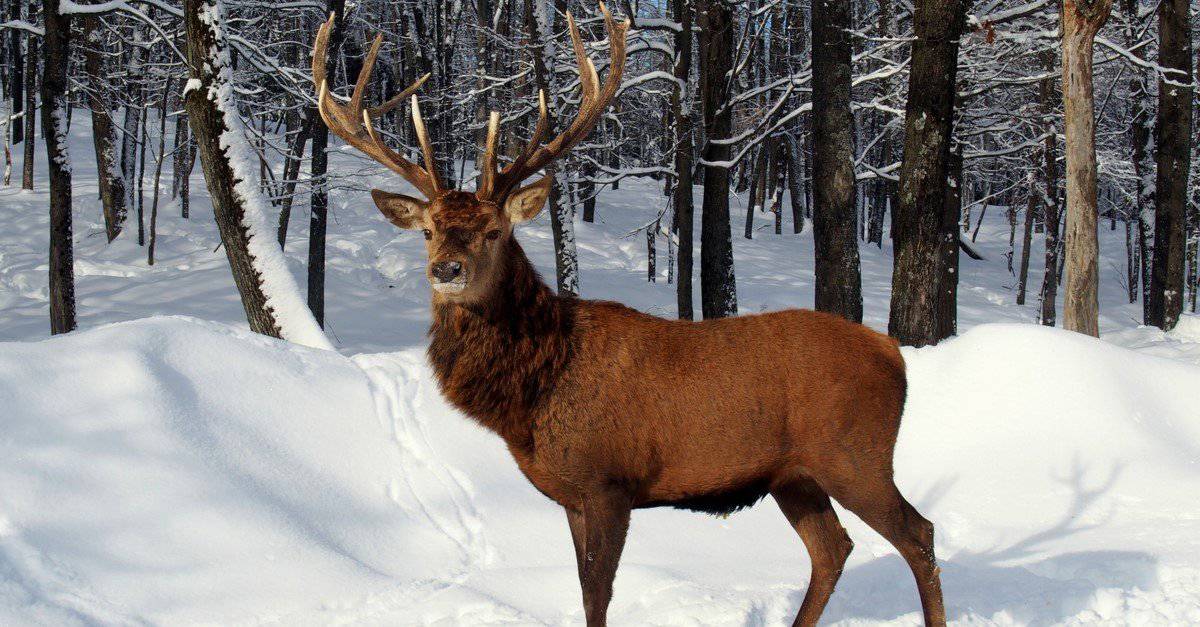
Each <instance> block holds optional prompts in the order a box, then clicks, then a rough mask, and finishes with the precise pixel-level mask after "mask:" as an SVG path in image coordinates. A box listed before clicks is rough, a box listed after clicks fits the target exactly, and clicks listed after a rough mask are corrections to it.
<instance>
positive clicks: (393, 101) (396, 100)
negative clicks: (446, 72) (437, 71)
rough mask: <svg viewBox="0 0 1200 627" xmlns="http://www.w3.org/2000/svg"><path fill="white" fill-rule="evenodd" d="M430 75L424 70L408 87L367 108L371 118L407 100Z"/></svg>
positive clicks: (375, 117) (387, 111) (388, 111)
mask: <svg viewBox="0 0 1200 627" xmlns="http://www.w3.org/2000/svg"><path fill="white" fill-rule="evenodd" d="M432 75H433V74H432V73H429V72H426V73H425V75H424V76H422V77H421V78H418V79H417V80H415V81H413V84H412V85H409V86H408V87H406V88H404V91H402V92H400V93H398V94H396V95H395V96H392V97H391V98H389V99H388V101H387V102H385V103H383V104H381V105H379V106H378V107H371V108H370V109H367V110H368V111H370V112H371V118H372V119H376V120H377V119H379V118H380V117H382V116H383V115H385V114H387V113H390V112H391V111H392V110H393V109H395V108H396V107H399V106H400V105H402V104H404V101H405V100H408V98H409V97H410V96H412V95H413V94H415V93H417V90H418V89H420V88H421V85H424V84H425V81H426V80H429V77H430V76H432Z"/></svg>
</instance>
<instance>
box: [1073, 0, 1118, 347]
mask: <svg viewBox="0 0 1200 627" xmlns="http://www.w3.org/2000/svg"><path fill="white" fill-rule="evenodd" d="M1111 10H1112V0H1065V1H1064V2H1063V9H1062V58H1063V109H1064V113H1063V120H1064V130H1065V132H1066V158H1067V232H1066V242H1065V243H1066V247H1065V251H1066V259H1065V265H1066V270H1065V272H1066V288H1065V289H1066V291H1065V293H1064V295H1063V296H1064V297H1063V328H1064V329H1067V330H1068V331H1076V332H1078V333H1083V334H1085V335H1090V336H1092V337H1099V336H1100V302H1099V290H1100V275H1099V256H1100V244H1099V241H1098V239H1097V235H1096V117H1095V116H1096V114H1095V108H1096V106H1095V105H1096V103H1095V98H1094V96H1093V86H1092V49H1093V46H1094V44H1095V38H1096V33H1097V32H1098V31H1099V30H1100V27H1101V26H1103V25H1104V23H1105V22H1106V21H1108V14H1109V12H1110V11H1111Z"/></svg>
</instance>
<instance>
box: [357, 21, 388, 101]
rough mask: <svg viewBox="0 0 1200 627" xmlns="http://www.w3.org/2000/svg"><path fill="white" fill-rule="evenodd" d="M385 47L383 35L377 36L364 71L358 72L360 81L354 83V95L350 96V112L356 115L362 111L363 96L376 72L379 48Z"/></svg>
mask: <svg viewBox="0 0 1200 627" xmlns="http://www.w3.org/2000/svg"><path fill="white" fill-rule="evenodd" d="M382 45H383V33H379V34H377V35H375V41H373V42H371V48H370V49H369V50H367V56H366V58H364V59H363V64H362V69H360V70H359V71H358V80H357V81H356V82H355V83H354V93H353V94H351V95H350V110H351V111H354V112H355V113H357V112H359V111H362V109H363V106H362V101H363V96H364V95H366V92H367V83H368V82H370V80H371V74H372V73H374V72H375V57H378V56H379V47H380V46H382Z"/></svg>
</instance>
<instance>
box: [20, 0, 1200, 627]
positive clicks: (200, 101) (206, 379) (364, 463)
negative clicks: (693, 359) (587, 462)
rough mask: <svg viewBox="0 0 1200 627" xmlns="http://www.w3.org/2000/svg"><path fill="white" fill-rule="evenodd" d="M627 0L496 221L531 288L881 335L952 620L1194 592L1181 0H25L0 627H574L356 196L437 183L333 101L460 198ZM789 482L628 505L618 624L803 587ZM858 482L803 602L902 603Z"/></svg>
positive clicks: (1191, 38)
mask: <svg viewBox="0 0 1200 627" xmlns="http://www.w3.org/2000/svg"><path fill="white" fill-rule="evenodd" d="M609 12H611V15H612V16H613V17H614V18H615V19H616V20H618V21H624V20H628V32H627V34H626V39H625V45H624V49H623V52H624V57H623V58H624V67H623V73H620V72H618V75H619V80H618V82H617V84H616V85H615V86H616V90H615V93H614V94H613V95H612V99H611V103H610V104H609V106H608V107H607V109H605V110H604V111H603V113H601V114H599V115H600V117H599V120H598V122H597V123H596V124H595V126H594V129H593V130H592V131H591V132H590V134H587V135H586V137H584V138H583V139H582V141H580V142H579V143H577V144H575V145H574V147H573V149H571V150H570V151H569V152H565V154H564V155H563V156H562V157H561V158H559V159H558V160H557V161H554V162H552V163H549V164H547V165H546V166H545V168H544V173H545V174H546V175H548V176H551V177H552V178H553V182H552V184H551V186H550V187H549V192H548V195H547V200H546V204H545V208H544V209H543V210H542V211H541V212H540V213H539V214H537V216H536V217H535V218H533V219H532V220H530V221H529V222H526V223H524V224H521V225H518V226H517V228H516V229H515V238H516V239H517V240H518V241H519V242H520V243H521V245H522V246H523V247H524V248H525V250H527V251H528V254H529V257H530V260H531V262H532V264H533V266H535V267H536V269H537V270H539V271H540V272H541V275H542V277H543V279H544V280H545V281H546V283H547V284H548V285H549V286H550V288H551V289H552V290H553V291H555V292H556V293H557V294H559V295H573V296H577V297H579V298H582V299H606V300H613V301H618V302H621V303H623V304H625V305H628V306H629V307H632V308H633V309H636V310H638V311H641V312H645V313H649V314H653V315H655V316H658V317H661V318H668V319H683V320H696V321H699V320H710V319H715V318H727V317H733V316H738V315H743V316H744V315H748V314H759V313H764V312H774V311H778V310H783V309H789V308H805V309H815V310H819V311H823V312H828V313H832V314H835V315H837V316H841V317H843V318H847V319H849V320H851V321H853V322H860V323H863V324H865V325H866V326H867V327H870V328H872V329H874V330H876V331H878V332H880V333H886V334H887V335H889V336H891V337H892V338H894V339H896V340H897V341H898V343H899V344H900V345H901V346H902V347H903V348H902V349H901V351H902V355H903V359H904V362H905V365H906V368H907V372H908V377H909V396H908V399H909V400H908V402H907V404H906V405H905V408H904V422H903V425H904V426H903V429H902V430H901V432H900V439H899V444H898V445H897V446H898V448H897V449H896V453H895V464H896V475H897V476H896V483H897V485H898V486H899V488H900V490H901V491H902V492H903V493H904V494H905V495H907V496H908V498H909V500H911V501H912V503H913V504H914V505H915V506H916V507H917V509H919V510H920V511H921V512H922V513H923V514H924V515H925V516H926V517H928V518H929V519H930V520H932V521H933V522H934V524H935V525H937V529H938V532H937V533H938V535H937V536H936V543H937V553H938V564H939V565H940V568H941V571H940V572H941V577H942V586H943V589H944V591H945V597H946V616H947V618H949V619H950V621H951V622H961V623H964V624H965V623H970V624H1094V623H1098V622H1105V621H1107V622H1111V623H1117V624H1185V623H1197V622H1200V542H1197V541H1196V540H1195V538H1197V537H1200V525H1198V524H1197V522H1196V521H1198V520H1200V506H1198V505H1197V502H1196V499H1195V495H1196V494H1198V493H1200V469H1198V468H1197V461H1196V460H1197V459H1198V458H1200V457H1198V456H1200V405H1197V403H1196V400H1195V390H1197V389H1200V317H1198V316H1197V315H1196V310H1197V290H1198V289H1200V260H1198V257H1200V254H1198V253H1200V141H1197V137H1198V136H1200V100H1198V99H1197V95H1196V93H1197V89H1196V86H1197V79H1196V70H1197V67H1196V66H1197V64H1200V36H1198V32H1197V31H1198V29H1197V28H1195V25H1196V22H1197V18H1198V14H1200V0H1062V1H1061V2H1058V1H1054V2H1052V1H1050V0H976V1H975V2H967V1H966V0H962V1H955V0H913V1H912V2H908V1H900V0H621V1H620V2H618V1H617V0H612V2H611V3H610V4H609V5H608V6H606V7H605V6H603V5H600V4H599V3H596V2H594V1H593V0H386V1H385V0H358V1H355V2H346V0H288V1H283V0H0V132H2V133H3V140H2V141H3V142H4V165H3V175H2V176H3V181H2V182H0V221H2V222H3V227H2V228H0V623H2V624H76V623H78V624H96V623H99V624H127V623H149V624H190V623H197V622H200V623H214V622H215V623H232V622H255V623H257V622H267V621H272V622H283V623H286V624H291V623H299V624H329V623H355V624H358V623H368V624H466V625H472V624H492V623H516V624H582V623H583V622H584V620H585V618H587V620H589V622H591V621H592V618H591V617H590V616H588V617H585V613H584V610H583V608H582V606H580V605H579V588H578V587H577V584H576V574H577V573H576V563H575V560H576V556H575V554H573V553H572V551H571V549H570V547H571V538H572V536H571V535H569V534H568V528H567V525H566V524H564V520H563V519H562V517H561V512H560V511H559V510H557V509H553V510H552V511H550V510H551V509H552V508H551V505H553V504H552V503H550V502H549V501H547V500H546V499H545V497H543V496H542V494H539V493H538V490H535V489H534V488H533V486H531V485H529V483H528V482H527V481H525V478H524V477H522V476H521V474H520V473H519V472H518V469H517V466H516V465H514V463H513V460H512V458H510V456H509V453H508V452H507V450H506V449H505V447H504V442H502V441H500V440H499V439H497V438H495V437H494V436H493V435H492V434H490V433H488V432H486V431H484V430H483V429H480V428H478V427H477V426H476V425H475V423H473V422H471V421H469V420H467V419H465V418H464V416H463V415H462V413H461V412H460V408H456V407H455V406H453V405H452V404H449V403H448V402H447V400H446V399H445V398H443V396H442V395H441V394H439V389H441V388H439V380H438V379H437V375H436V372H434V371H433V370H431V365H430V364H429V363H428V362H427V359H426V357H425V355H426V352H425V351H426V348H427V346H428V345H429V344H430V342H431V339H430V337H432V336H433V335H434V333H433V331H430V332H429V334H428V335H427V333H426V329H427V328H428V327H429V326H430V323H431V316H433V314H431V313H430V283H429V281H430V280H431V279H429V277H428V276H427V258H426V249H425V242H424V241H422V237H421V235H420V230H416V231H401V230H398V229H396V228H395V227H394V226H392V224H389V223H388V220H387V219H384V217H383V216H381V215H380V213H379V210H377V209H376V208H375V206H374V205H373V204H372V198H373V197H375V194H376V192H375V191H371V190H373V189H376V188H377V189H382V190H385V191H386V192H403V193H405V194H409V193H413V190H414V188H415V187H416V186H414V185H412V184H409V183H406V182H405V178H407V177H403V178H402V176H398V175H397V173H401V171H400V169H397V168H396V167H393V165H394V164H393V165H388V164H387V163H381V161H383V160H380V159H379V158H378V156H375V157H370V156H369V155H368V154H364V152H365V151H363V150H362V147H361V146H359V145H358V143H356V142H353V141H350V142H348V141H345V140H343V139H342V138H341V136H340V135H339V133H338V132H337V130H336V129H334V131H332V132H331V130H330V128H329V126H328V125H327V120H328V119H331V118H330V117H329V114H328V112H327V111H323V110H322V109H321V108H319V107H318V100H319V99H320V98H322V95H321V94H322V89H327V90H328V92H329V94H330V97H331V102H336V103H339V104H338V106H339V107H343V106H344V107H347V109H345V110H346V111H349V112H350V114H353V115H349V118H350V119H352V120H354V123H355V124H356V125H357V124H358V122H359V120H360V119H363V118H365V120H366V123H367V124H368V125H372V124H373V128H372V130H371V131H370V133H369V138H370V141H372V142H375V145H376V146H383V147H382V148H377V150H378V151H380V152H383V153H384V154H385V155H386V154H392V152H391V151H394V154H395V155H397V156H399V157H400V158H401V159H409V160H412V162H414V163H421V164H424V163H429V164H432V165H431V166H430V169H431V170H434V171H435V172H434V175H435V177H438V178H440V181H441V184H442V185H443V187H444V188H446V189H461V190H478V189H480V186H481V185H489V184H490V183H488V182H485V181H486V180H487V179H486V177H485V176H484V171H485V168H488V167H490V166H489V165H488V163H487V158H486V157H481V155H484V154H486V153H487V150H488V146H490V145H492V144H491V141H490V140H489V129H490V128H492V126H491V125H492V124H493V123H494V122H493V121H497V122H495V123H496V128H498V129H499V133H498V135H497V136H496V137H495V148H496V150H495V160H496V161H497V163H498V164H499V167H501V168H503V167H504V166H505V165H507V164H519V163H520V162H522V161H523V159H524V156H523V151H524V150H526V146H527V144H530V145H532V143H531V137H535V136H538V135H539V133H540V132H541V131H542V130H546V131H547V132H548V133H549V134H550V136H554V135H557V134H560V133H569V132H571V131H572V129H573V128H574V126H573V121H575V120H577V119H579V118H580V117H581V116H582V115H583V111H584V110H586V109H587V108H588V107H589V106H590V105H591V104H593V103H592V102H591V101H589V96H588V90H589V89H591V88H594V87H596V85H595V84H593V83H594V80H590V79H589V78H588V77H587V75H586V73H585V72H584V70H585V69H586V68H587V67H594V70H595V72H596V73H597V75H598V76H599V78H600V80H604V79H605V78H606V77H609V76H613V73H614V67H615V66H616V65H618V61H617V58H616V56H615V55H617V54H618V53H619V50H620V46H619V44H614V42H613V41H612V39H611V38H610V35H611V29H612V26H611V24H608V25H606V21H605V16H606V14H608V13H609ZM327 20H331V21H329V22H328V24H330V26H329V27H328V28H329V30H328V32H327V40H326V41H325V44H326V45H325V46H324V49H321V48H320V47H318V50H317V52H318V54H319V57H318V58H314V40H315V39H316V37H317V33H318V29H319V28H321V27H322V25H323V24H326V23H327ZM573 28H577V29H578V35H579V37H580V39H579V40H573V38H572V29H573ZM579 41H581V42H582V44H579ZM580 55H582V56H580ZM318 66H319V67H320V68H321V70H320V71H321V72H323V73H324V74H323V75H324V76H325V77H327V81H325V82H324V84H322V81H321V80H320V78H317V79H316V80H314V77H315V76H316V75H317V74H318V69H317V68H318ZM323 85H324V86H323ZM540 95H541V96H540ZM418 103H419V114H417V111H415V109H414V108H415V107H418ZM339 111H342V109H339ZM542 111H544V112H545V118H544V122H543V121H542V118H540V117H539V116H540V114H541V113H542ZM493 112H494V113H493ZM414 114H417V115H416V116H415V115H414ZM337 115H341V114H340V113H339V114H337ZM334 117H335V118H336V117H337V116H336V115H335V116H334ZM338 119H340V118H338ZM414 119H417V120H421V122H418V123H414ZM543 124H547V125H548V126H547V127H546V128H545V129H543V128H542V125H543ZM364 133H365V131H364ZM364 137H365V136H364ZM362 141H364V142H365V141H367V140H366V139H363V140H362ZM356 148H357V149H356ZM373 159H374V160H373ZM385 166H386V167H385ZM389 170H391V171H389ZM401 174H402V173H401ZM409 180H410V181H411V179H409ZM418 191H421V190H418ZM389 219H390V217H389ZM393 222H395V220H393ZM429 238H430V234H429V232H428V230H426V232H425V238H424V239H429ZM231 279H232V280H231ZM1041 327H1058V329H1047V328H1041ZM784 332H785V330H782V329H776V330H775V331H774V333H784ZM51 336H53V337H51ZM1087 336H1091V337H1087ZM1094 338H1099V339H1094ZM280 340H282V341H280ZM764 341H767V340H764ZM730 350H738V348H737V347H734V348H731V349H730ZM741 350H743V351H744V354H745V355H746V359H745V361H746V362H748V363H750V362H753V361H754V360H755V359H757V358H758V357H759V355H758V353H756V352H755V350H754V349H753V348H751V347H741ZM839 350H840V349H839ZM652 361H653V360H652V359H651V358H650V357H646V358H645V359H644V360H642V361H638V362H637V367H638V368H643V369H647V370H649V369H655V368H661V367H663V365H662V364H656V363H652ZM816 373H817V369H813V370H804V369H797V370H796V371H786V372H781V371H778V370H773V369H772V368H771V367H770V366H768V365H765V362H764V365H762V366H761V367H758V366H754V367H751V366H747V367H746V372H740V371H739V372H728V373H726V376H724V377H722V378H721V379H720V380H721V381H723V383H722V385H732V386H745V387H747V388H756V389H764V388H770V387H771V386H773V385H776V383H777V382H779V381H784V380H800V381H803V380H806V378H809V377H811V378H812V380H813V381H818V380H819V376H820V375H819V374H816ZM626 375H628V376H631V377H634V378H635V379H636V378H637V377H638V376H639V375H638V374H637V373H636V372H634V373H632V374H630V373H622V375H621V377H617V376H616V375H611V376H609V375H605V377H604V378H605V380H606V381H607V382H608V383H607V384H609V385H613V386H616V385H617V384H618V379H620V380H623V378H622V377H624V376H626ZM714 385H716V384H715V383H714ZM714 390H719V391H720V392H721V393H729V390H728V389H724V388H717V387H714ZM539 489H540V487H539ZM543 492H544V491H543ZM839 503H840V501H839ZM51 504H54V505H53V506H50V505H51ZM827 506H828V502H827ZM767 509H771V508H767V507H765V506H759V507H757V508H755V509H753V510H751V511H747V512H744V513H739V514H737V515H736V516H732V517H727V518H719V519H712V518H707V517H703V516H698V515H695V514H688V513H686V512H681V511H674V510H659V509H656V510H645V512H644V513H643V512H641V511H638V512H635V513H634V523H633V527H632V529H633V533H631V534H630V540H629V544H628V545H627V547H626V550H625V554H624V557H623V558H622V561H621V570H620V571H619V572H620V574H619V575H618V576H617V579H616V584H615V592H614V593H613V600H612V605H611V606H610V607H609V611H608V616H609V620H610V621H611V622H612V624H670V625H674V624H706V625H707V624H712V625H728V624H739V625H740V624H747V625H750V624H753V625H764V624H770V625H774V624H785V623H790V621H791V620H792V617H793V616H795V613H796V611H797V608H799V607H800V606H801V604H802V601H804V599H806V598H807V597H806V596H805V590H806V585H807V583H808V582H807V581H806V580H805V579H804V577H805V574H806V573H807V572H808V563H809V562H808V561H806V560H807V559H808V558H806V557H805V555H806V554H805V552H804V545H803V544H802V543H800V542H798V541H797V538H796V533H795V531H793V530H792V529H791V528H789V526H788V524H787V520H786V519H785V518H784V517H782V516H780V515H779V512H778V511H764V510H767ZM838 511H839V512H841V513H842V520H843V523H844V524H845V525H846V526H847V528H848V529H849V530H850V536H851V537H853V538H854V541H855V543H857V546H858V548H857V549H855V551H854V552H853V553H852V554H851V556H850V558H849V560H850V561H849V562H847V565H846V569H845V573H844V576H843V577H842V579H841V580H840V583H838V588H837V591H836V592H834V593H833V596H832V599H831V600H830V601H829V605H828V606H827V608H826V611H825V614H824V617H823V619H822V620H823V621H833V622H839V621H840V622H849V623H854V624H876V623H882V624H893V623H895V624H913V623H915V622H919V621H920V620H921V618H922V613H921V604H920V601H919V600H918V598H917V592H916V588H915V587H914V586H913V582H912V575H911V574H910V573H909V570H908V566H906V565H905V562H904V560H902V559H901V557H900V556H898V555H897V554H896V550H895V549H894V548H893V545H892V544H889V542H888V541H886V540H885V539H884V538H883V537H881V536H880V535H878V534H877V533H876V532H877V531H878V529H877V528H876V527H874V526H872V525H871V524H870V522H869V521H867V522H863V521H860V520H859V518H858V517H855V516H851V515H850V514H848V513H847V512H846V511H845V510H842V509H841V505H839V506H838ZM853 513H854V514H857V512H853ZM572 531H573V530H572ZM581 559H582V558H581ZM579 568H580V569H581V570H580V571H579V572H580V576H581V577H582V572H583V570H582V569H583V566H582V565H580V567H579ZM299 571H303V572H306V573H307V574H306V575H305V576H298V575H296V574H295V573H296V572H299ZM813 572H814V575H813V577H816V573H817V566H816V564H815V562H814V565H813ZM839 572H841V571H839ZM585 594H586V593H585ZM804 604H805V605H806V606H807V605H808V602H807V601H804Z"/></svg>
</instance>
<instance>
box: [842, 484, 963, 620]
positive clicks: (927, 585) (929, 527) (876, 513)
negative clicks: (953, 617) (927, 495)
mask: <svg viewBox="0 0 1200 627" xmlns="http://www.w3.org/2000/svg"><path fill="white" fill-rule="evenodd" d="M867 476H869V475H867V474H863V475H859V476H858V477H856V479H855V482H854V483H850V482H845V483H842V484H841V485H840V486H839V485H830V486H828V487H829V493H830V494H832V495H833V498H835V499H837V501H838V503H841V504H842V505H843V506H844V507H845V508H846V509H848V510H850V511H852V512H854V514H855V515H857V516H858V517H859V518H861V519H862V521H863V522H865V523H867V524H868V525H870V526H871V528H872V529H874V530H875V531H877V532H879V535H881V536H883V537H884V539H886V540H887V541H888V542H890V543H891V544H892V546H894V547H896V550H897V551H899V552H900V555H901V557H903V558H904V561H906V562H908V567H909V568H910V569H912V573H913V576H914V577H915V578H916V580H917V591H918V592H919V593H920V595H921V608H922V611H923V612H924V615H925V624H926V625H945V624H946V608H945V606H944V605H943V601H942V583H941V578H940V575H941V569H939V568H938V565H937V559H936V558H935V557H934V554H933V523H931V522H929V521H928V520H926V519H925V517H924V516H921V514H920V513H918V512H917V510H916V508H914V507H913V506H912V505H911V504H910V503H909V502H908V501H906V500H905V499H904V496H903V495H901V494H900V491H899V490H898V489H897V488H896V484H895V483H893V481H892V478H891V475H890V473H885V476H884V477H882V478H880V479H879V480H877V481H874V482H870V481H864V479H865V478H866V477H867ZM848 486H854V487H853V488H850V487H848Z"/></svg>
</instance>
